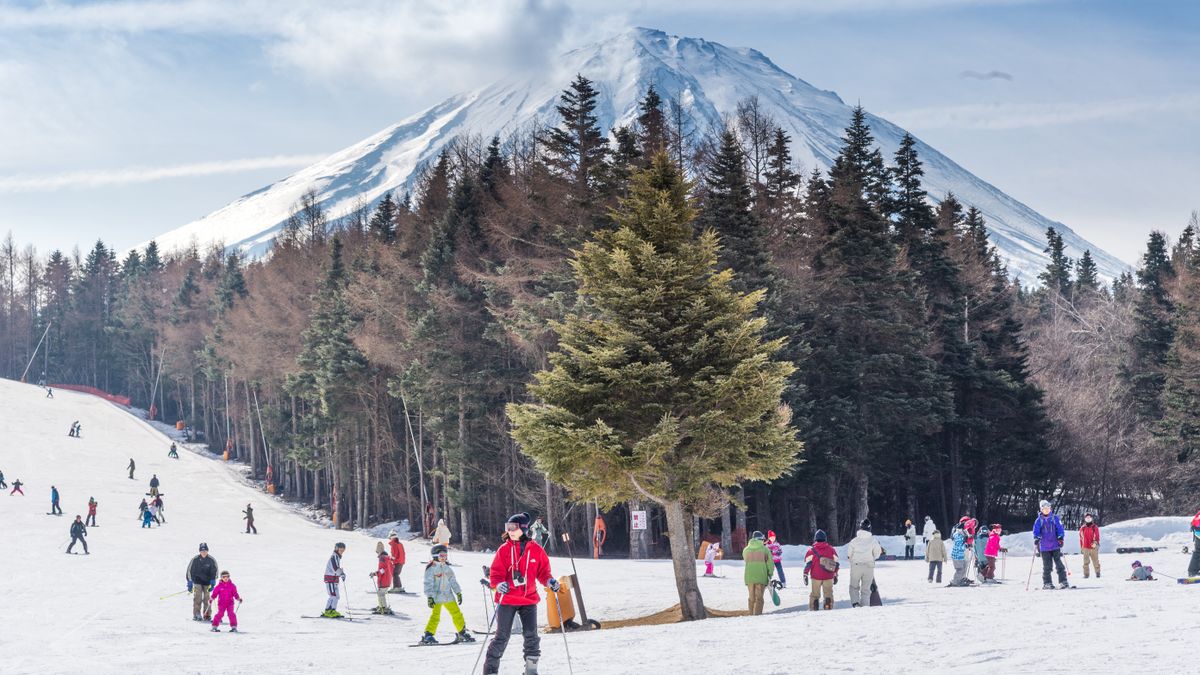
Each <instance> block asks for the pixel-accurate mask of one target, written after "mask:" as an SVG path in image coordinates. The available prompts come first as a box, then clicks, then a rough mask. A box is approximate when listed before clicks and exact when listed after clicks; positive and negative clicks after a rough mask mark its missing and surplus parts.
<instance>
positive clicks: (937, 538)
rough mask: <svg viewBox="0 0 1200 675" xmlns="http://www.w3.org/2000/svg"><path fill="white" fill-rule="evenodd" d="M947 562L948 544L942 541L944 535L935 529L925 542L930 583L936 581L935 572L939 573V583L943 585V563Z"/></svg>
mask: <svg viewBox="0 0 1200 675" xmlns="http://www.w3.org/2000/svg"><path fill="white" fill-rule="evenodd" d="M926 517H928V516H926ZM926 522H929V521H926ZM945 561H946V542H944V541H942V533H941V532H939V531H938V530H937V528H934V530H933V532H930V533H929V538H928V539H927V540H926V541H925V562H927V563H929V583H931V584H932V583H933V581H934V579H933V575H934V572H937V583H939V584H940V583H942V563H944V562H945Z"/></svg>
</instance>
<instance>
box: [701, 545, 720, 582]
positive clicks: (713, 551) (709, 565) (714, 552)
mask: <svg viewBox="0 0 1200 675" xmlns="http://www.w3.org/2000/svg"><path fill="white" fill-rule="evenodd" d="M719 555H721V544H720V543H718V542H715V541H714V542H712V543H710V544H709V545H708V549H707V550H705V551H704V576H706V577H712V576H716V575H715V574H713V561H715V560H716V559H717V556H719Z"/></svg>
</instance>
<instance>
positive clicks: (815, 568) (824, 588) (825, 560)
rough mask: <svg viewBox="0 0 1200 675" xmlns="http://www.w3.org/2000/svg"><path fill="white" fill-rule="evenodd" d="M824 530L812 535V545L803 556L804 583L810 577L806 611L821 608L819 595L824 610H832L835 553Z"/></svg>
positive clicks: (836, 573) (806, 582) (835, 565)
mask: <svg viewBox="0 0 1200 675" xmlns="http://www.w3.org/2000/svg"><path fill="white" fill-rule="evenodd" d="M828 539H829V537H828V536H826V534H825V530H817V531H816V533H815V534H814V535H813V545H812V547H811V548H809V549H808V553H806V554H804V583H805V585H807V584H808V580H809V577H812V587H811V588H812V590H810V591H809V592H808V609H809V611H813V612H815V611H817V609H819V608H820V607H821V604H820V602H821V595H822V594H824V596H825V609H833V585H834V584H836V583H837V577H838V560H837V551H835V550H834V548H833V547H832V546H830V545H829V541H828Z"/></svg>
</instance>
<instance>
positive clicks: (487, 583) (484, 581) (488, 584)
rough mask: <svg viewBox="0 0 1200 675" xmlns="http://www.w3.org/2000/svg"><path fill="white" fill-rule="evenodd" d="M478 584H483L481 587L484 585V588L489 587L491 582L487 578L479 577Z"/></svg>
mask: <svg viewBox="0 0 1200 675" xmlns="http://www.w3.org/2000/svg"><path fill="white" fill-rule="evenodd" d="M479 585H480V586H483V587H485V588H490V587H491V585H492V582H490V581H488V580H487V579H480V580H479Z"/></svg>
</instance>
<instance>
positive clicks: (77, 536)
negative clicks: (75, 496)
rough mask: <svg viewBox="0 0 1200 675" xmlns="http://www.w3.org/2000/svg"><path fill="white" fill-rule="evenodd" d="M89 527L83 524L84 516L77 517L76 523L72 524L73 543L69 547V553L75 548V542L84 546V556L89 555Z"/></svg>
mask: <svg viewBox="0 0 1200 675" xmlns="http://www.w3.org/2000/svg"><path fill="white" fill-rule="evenodd" d="M86 536H87V527H86V526H84V524H83V516H75V522H73V523H71V543H70V544H69V545H68V546H67V553H70V552H71V549H73V548H75V542H79V543H80V544H83V554H84V555H88V547H87V539H85V538H84V537H86Z"/></svg>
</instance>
